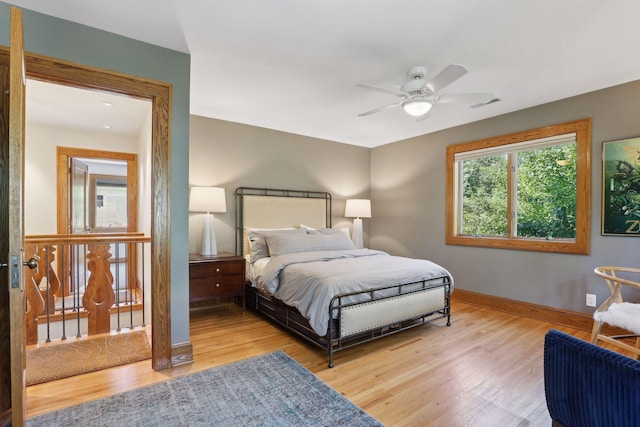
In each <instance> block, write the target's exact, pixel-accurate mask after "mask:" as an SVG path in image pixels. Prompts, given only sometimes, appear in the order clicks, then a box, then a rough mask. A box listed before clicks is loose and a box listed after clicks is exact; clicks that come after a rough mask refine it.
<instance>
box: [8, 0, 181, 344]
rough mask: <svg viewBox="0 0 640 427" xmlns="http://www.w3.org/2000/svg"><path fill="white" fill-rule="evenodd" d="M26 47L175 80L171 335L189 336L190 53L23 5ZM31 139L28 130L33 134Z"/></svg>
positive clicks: (177, 338)
mask: <svg viewBox="0 0 640 427" xmlns="http://www.w3.org/2000/svg"><path fill="white" fill-rule="evenodd" d="M9 15H10V13H9V5H7V4H6V3H2V2H0V17H2V25H0V29H1V30H0V44H2V45H5V46H8V45H9V31H8V29H9ZM23 23H24V40H25V50H27V51H29V52H33V53H38V54H41V55H46V56H49V57H53V58H58V59H63V60H67V61H71V62H75V63H78V64H84V65H91V66H95V67H99V68H104V69H108V70H114V71H118V72H122V73H127V74H132V75H136V76H140V77H147V78H151V79H154V80H159V81H163V82H168V83H171V84H172V85H173V104H172V121H171V132H172V133H171V144H172V147H171V153H170V156H171V171H170V176H171V194H170V200H171V213H170V224H169V226H170V228H171V341H172V343H174V344H175V343H182V342H187V341H188V340H189V310H188V307H189V306H188V298H189V288H188V263H187V256H188V255H187V254H188V239H187V236H186V235H185V233H184V230H186V229H187V220H188V217H187V205H188V203H187V201H188V199H187V197H188V191H187V189H188V175H189V163H188V161H189V73H190V61H191V59H190V56H189V55H187V54H184V53H180V52H176V51H172V50H169V49H164V48H160V47H157V46H153V45H150V44H147V43H142V42H139V41H136V40H132V39H129V38H126V37H121V36H117V35H115V34H112V33H108V32H105V31H100V30H96V29H93V28H90V27H86V26H83V25H79V24H76V23H73V22H69V21H64V20H61V19H57V18H53V17H50V16H47V15H42V14H39V13H35V12H31V11H29V10H23ZM27 143H28V136H27Z"/></svg>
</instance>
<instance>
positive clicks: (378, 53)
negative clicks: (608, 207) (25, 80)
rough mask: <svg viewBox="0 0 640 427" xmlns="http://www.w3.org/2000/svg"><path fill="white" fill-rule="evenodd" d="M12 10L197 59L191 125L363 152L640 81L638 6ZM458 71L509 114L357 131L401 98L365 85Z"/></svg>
mask: <svg viewBox="0 0 640 427" xmlns="http://www.w3.org/2000/svg"><path fill="white" fill-rule="evenodd" d="M9 3H13V4H16V5H18V6H21V7H24V8H26V9H32V10H36V11H39V12H42V13H45V14H48V15H52V16H56V17H60V18H64V19H68V20H71V21H75V22H79V23H82V24H86V25H89V26H91V27H95V28H99V29H103V30H106V31H110V32H113V33H117V34H121V35H124V36H127V37H130V38H133V39H137V40H142V41H145V42H149V43H152V44H155V45H159V46H163V47H167V48H170V49H174V50H178V51H181V52H186V53H190V54H191V95H190V96H191V105H190V110H191V111H190V112H191V114H195V115H200V116H205V117H212V118H217V119H222V120H228V121H233V122H239V123H245V124H249V125H254V126H261V127H265V128H269V129H275V130H280V131H285V132H290V133H295V134H300V135H306V136H312V137H317V138H322V139H327V140H332V141H337V142H342V143H348V144H354V145H360V146H364V147H375V146H378V145H382V144H386V143H390V142H395V141H398V140H402V139H406V138H410V137H414V136H418V135H422V134H427V133H430V132H435V131H437V130H441V129H446V128H449V127H453V126H457V125H460V124H464V123H469V122H473V121H476V120H480V119H484V118H488V117H492V116H496V115H499V114H504V113H507V112H510V111H515V110H520V109H523V108H527V107H530V106H534V105H539V104H543V103H547V102H550V101H554V100H558V99H562V98H567V97H570V96H573V95H578V94H582V93H586V92H590V91H593V90H597V89H602V88H605V87H610V86H613V85H617V84H620V83H624V82H628V81H633V80H638V79H640V55H639V54H638V46H639V43H638V42H639V41H640V25H638V20H639V18H640V1H637V0H608V1H602V0H562V1H557V0H536V1H524V0H483V1H479V0H458V1H452V0H395V1H389V0H349V1H344V0H322V1H320V0H305V1H300V0H244V1H238V0H216V1H204V0H136V1H131V0H92V1H86V0H56V1H41V0H13V1H9ZM26 44H27V48H28V34H27V35H26ZM452 63H454V64H461V65H464V66H465V67H466V68H467V69H468V70H469V73H468V74H467V75H465V76H464V77H462V78H461V79H459V80H457V81H456V82H454V83H453V84H451V85H450V86H448V87H446V88H445V89H443V91H442V93H445V94H448V93H467V92H471V93H474V92H490V93H492V94H493V95H494V96H495V97H497V98H500V99H501V102H497V103H494V104H490V105H487V106H484V107H481V108H475V109H472V108H469V107H468V106H466V105H461V104H447V105H445V104H440V105H436V106H435V107H434V108H433V110H432V113H431V116H430V117H429V118H428V119H427V120H424V121H420V122H416V121H415V119H414V118H412V117H410V116H408V115H407V114H406V113H404V112H403V111H402V110H401V109H400V108H393V109H388V110H384V111H381V112H379V113H377V114H373V115H371V116H367V117H358V114H359V113H362V112H364V111H368V110H371V109H374V108H376V107H380V106H383V105H386V104H389V103H392V102H394V101H397V98H395V97H394V96H392V95H387V94H384V93H379V92H374V91H368V90H365V89H362V88H359V87H356V84H357V83H370V84H374V85H379V86H385V87H392V88H399V86H400V85H401V84H402V83H403V82H404V79H405V77H406V73H407V70H408V69H409V68H410V67H412V66H415V65H424V66H426V67H427V68H428V70H429V71H428V75H427V78H429V77H432V76H434V75H435V74H437V73H438V72H439V71H440V70H442V69H443V68H444V67H445V66H447V65H448V64H452ZM27 93H29V91H27Z"/></svg>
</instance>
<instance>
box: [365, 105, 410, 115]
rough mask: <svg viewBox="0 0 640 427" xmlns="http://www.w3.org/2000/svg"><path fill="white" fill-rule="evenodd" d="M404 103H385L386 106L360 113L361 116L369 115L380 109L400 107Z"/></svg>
mask: <svg viewBox="0 0 640 427" xmlns="http://www.w3.org/2000/svg"><path fill="white" fill-rule="evenodd" d="M400 105H402V102H394V103H393V104H389V105H385V106H384V107H378V108H376V109H374V110H371V111H365V112H364V113H360V114H358V116H359V117H364V116H369V115H371V114H373V113H377V112H378V111H382V110H387V109H389V108H393V107H398V106H400Z"/></svg>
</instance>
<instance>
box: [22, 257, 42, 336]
mask: <svg viewBox="0 0 640 427" xmlns="http://www.w3.org/2000/svg"><path fill="white" fill-rule="evenodd" d="M24 252H25V255H28V257H29V258H31V256H32V255H36V253H37V247H36V245H25V247H24ZM42 268H43V265H42V259H40V260H38V267H37V268H36V269H35V270H31V269H25V270H24V272H25V277H24V284H25V296H26V312H25V323H26V325H25V326H26V329H27V330H26V334H27V344H28V345H31V344H37V342H38V316H40V315H41V314H42V313H43V312H44V308H45V301H44V298H42V293H41V292H40V288H39V285H40V280H42V277H40V279H39V280H38V279H37V275H38V273H39V271H40V270H41V269H42Z"/></svg>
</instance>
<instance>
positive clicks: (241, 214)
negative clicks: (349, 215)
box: [235, 187, 331, 255]
mask: <svg viewBox="0 0 640 427" xmlns="http://www.w3.org/2000/svg"><path fill="white" fill-rule="evenodd" d="M235 194H236V253H237V254H238V255H246V254H247V253H248V251H249V248H248V244H247V243H248V242H247V236H246V229H247V228H289V227H293V228H297V227H300V224H304V225H306V226H309V227H313V228H325V227H331V194H330V193H327V192H323V191H299V190H279V189H271V188H250V187H240V188H238V189H236V192H235Z"/></svg>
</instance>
